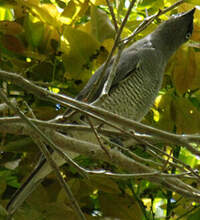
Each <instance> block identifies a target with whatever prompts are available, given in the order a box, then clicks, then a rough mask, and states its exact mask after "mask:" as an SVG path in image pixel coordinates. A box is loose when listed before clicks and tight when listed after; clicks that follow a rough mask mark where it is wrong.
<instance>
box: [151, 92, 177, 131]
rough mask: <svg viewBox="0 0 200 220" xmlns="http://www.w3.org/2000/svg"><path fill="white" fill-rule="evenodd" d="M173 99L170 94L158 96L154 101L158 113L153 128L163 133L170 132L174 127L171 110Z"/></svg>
mask: <svg viewBox="0 0 200 220" xmlns="http://www.w3.org/2000/svg"><path fill="white" fill-rule="evenodd" d="M172 100H173V97H172V95H170V94H165V95H159V96H158V97H157V98H156V100H155V107H156V109H157V110H158V111H159V120H158V122H157V123H156V124H155V126H156V127H157V128H159V129H162V130H165V131H172V130H173V127H174V121H173V120H172V119H173V116H172V114H173V112H172V108H171V103H172Z"/></svg>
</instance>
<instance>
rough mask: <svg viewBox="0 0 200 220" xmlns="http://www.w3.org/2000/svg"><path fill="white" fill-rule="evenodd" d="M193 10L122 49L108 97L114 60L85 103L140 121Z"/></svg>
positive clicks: (29, 185) (34, 179)
mask: <svg viewBox="0 0 200 220" xmlns="http://www.w3.org/2000/svg"><path fill="white" fill-rule="evenodd" d="M194 11H195V9H192V10H190V11H188V12H186V13H183V14H178V15H175V16H172V17H171V18H170V19H169V20H167V21H165V22H163V23H162V24H161V25H159V26H158V28H157V29H156V30H155V31H153V32H152V33H151V34H149V35H148V36H146V37H145V38H143V39H141V40H139V41H137V42H135V43H133V44H132V45H131V46H130V47H128V48H127V49H125V50H124V51H123V53H122V54H121V58H120V61H119V63H118V65H117V71H116V75H115V78H114V80H113V82H112V86H111V88H110V91H109V95H108V96H107V97H106V98H105V99H104V101H103V102H102V101H101V100H100V99H99V97H100V94H101V91H102V89H103V85H104V83H105V81H106V80H107V77H108V74H109V73H110V70H111V66H112V63H113V60H114V58H112V59H111V61H110V64H109V66H108V68H107V69H106V74H105V77H104V79H103V80H102V82H101V85H100V87H99V88H98V90H97V92H96V93H95V94H93V96H92V98H91V99H90V100H88V101H89V103H92V104H93V105H96V106H99V107H102V108H104V109H106V110H108V111H111V112H113V113H116V114H119V115H121V116H124V117H126V118H130V119H133V120H136V121H140V120H141V119H142V118H143V117H144V115H145V114H146V113H147V112H148V110H149V109H150V107H151V106H152V104H153V102H154V100H155V98H156V96H157V94H158V91H159V89H160V87H161V83H162V79H163V74H164V70H165V67H166V64H167V62H168V59H169V58H170V57H171V56H172V54H173V53H174V52H175V51H176V50H177V49H178V48H179V47H180V46H181V45H182V44H183V43H185V42H186V41H187V40H188V39H189V37H190V36H191V34H192V31H193V14H194ZM103 66H104V64H103V65H102V66H101V67H100V68H99V69H98V70H97V71H96V73H95V74H94V75H93V76H92V77H91V79H90V80H89V82H88V83H87V85H86V86H85V87H84V89H83V90H82V91H81V92H80V94H79V95H78V96H77V99H78V100H84V98H85V97H86V96H87V95H88V93H89V91H90V89H91V86H92V84H93V83H94V82H95V81H96V80H97V79H98V77H99V76H100V74H101V72H102V69H103ZM63 163H64V161H62V162H59V165H62V164H63ZM45 164H46V162H45V161H44V160H43V161H42V162H41V163H40V165H39V166H38V167H37V168H36V169H35V170H34V172H33V173H32V175H31V176H30V177H29V178H28V179H27V181H26V182H25V183H24V184H23V185H22V187H21V188H20V189H19V190H18V191H17V192H16V193H15V194H14V196H13V198H12V199H11V201H10V202H9V204H8V206H7V210H8V211H9V212H10V213H13V212H14V211H15V210H16V209H17V208H18V207H19V205H21V204H22V203H23V201H24V200H25V199H26V198H27V197H28V195H29V194H30V193H31V191H32V190H33V189H35V188H36V186H37V185H38V183H39V182H40V181H41V180H42V178H44V177H45V176H46V175H47V174H48V173H49V172H50V170H51V169H49V167H48V166H47V165H45ZM45 166H46V167H48V169H47V168H44V167H45Z"/></svg>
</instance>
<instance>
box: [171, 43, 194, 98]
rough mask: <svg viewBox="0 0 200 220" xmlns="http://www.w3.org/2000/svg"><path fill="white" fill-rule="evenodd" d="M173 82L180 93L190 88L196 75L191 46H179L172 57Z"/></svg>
mask: <svg viewBox="0 0 200 220" xmlns="http://www.w3.org/2000/svg"><path fill="white" fill-rule="evenodd" d="M173 62H174V64H173V66H174V68H173V70H172V71H173V72H172V79H173V83H174V85H175V87H176V89H177V91H178V92H179V93H180V94H183V93H185V92H186V91H187V90H188V89H190V88H192V85H193V83H194V79H195V77H196V75H197V71H196V60H195V54H194V50H193V49H192V48H183V47H182V48H181V49H179V50H178V51H177V53H176V55H175V57H174V59H173Z"/></svg>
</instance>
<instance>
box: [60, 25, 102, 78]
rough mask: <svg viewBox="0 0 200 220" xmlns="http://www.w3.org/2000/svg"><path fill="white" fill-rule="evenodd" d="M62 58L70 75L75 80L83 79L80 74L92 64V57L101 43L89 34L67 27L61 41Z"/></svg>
mask: <svg viewBox="0 0 200 220" xmlns="http://www.w3.org/2000/svg"><path fill="white" fill-rule="evenodd" d="M61 40H62V41H61V50H62V51H63V52H64V53H63V55H62V57H63V61H64V65H65V67H66V70H67V72H68V73H70V74H73V76H74V77H75V78H78V77H79V79H80V78H81V77H83V76H82V75H81V76H80V74H81V73H82V72H83V70H84V69H87V68H88V67H87V65H88V64H89V63H90V57H91V56H92V54H94V53H95V51H96V50H97V49H98V48H99V46H100V45H99V43H98V42H97V41H96V40H95V39H94V38H93V37H92V36H91V35H89V34H87V33H85V32H83V31H80V30H77V29H74V28H71V27H69V26H65V28H64V32H63V38H62V39H61ZM88 69H89V68H88Z"/></svg>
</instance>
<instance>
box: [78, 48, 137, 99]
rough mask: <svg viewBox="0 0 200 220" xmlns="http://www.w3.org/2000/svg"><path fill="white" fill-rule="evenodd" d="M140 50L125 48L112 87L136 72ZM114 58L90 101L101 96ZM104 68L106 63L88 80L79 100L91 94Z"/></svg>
mask: <svg viewBox="0 0 200 220" xmlns="http://www.w3.org/2000/svg"><path fill="white" fill-rule="evenodd" d="M138 52H139V51H137V50H131V51H129V50H124V52H123V53H122V55H121V58H120V61H119V63H118V65H117V71H116V75H115V77H114V79H113V82H112V86H111V89H112V88H114V87H115V86H116V85H117V84H118V83H120V82H121V81H122V80H124V79H126V77H128V76H129V75H130V74H131V73H134V70H135V69H136V68H137V66H138V63H139V55H138ZM114 59H115V57H113V58H112V59H111V61H110V63H109V65H108V68H107V69H106V72H105V77H104V78H103V79H102V81H101V84H100V86H99V88H98V90H97V91H96V93H95V94H93V96H92V99H91V100H89V103H91V102H93V101H94V100H96V99H97V98H98V97H99V95H100V94H101V91H102V89H103V86H104V83H105V81H106V80H107V78H108V75H109V73H110V71H111V68H112V64H113V61H114ZM103 68H104V65H102V66H101V67H100V68H99V69H97V71H96V72H95V74H94V75H93V76H92V77H91V78H90V80H89V81H88V83H87V84H86V86H85V87H84V88H83V90H82V91H81V92H80V93H79V94H78V96H77V97H76V98H77V99H78V100H84V98H85V97H86V96H87V95H88V94H89V92H90V90H91V88H92V85H93V83H95V82H96V81H97V80H98V79H99V77H100V75H101V73H102V71H103Z"/></svg>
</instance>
